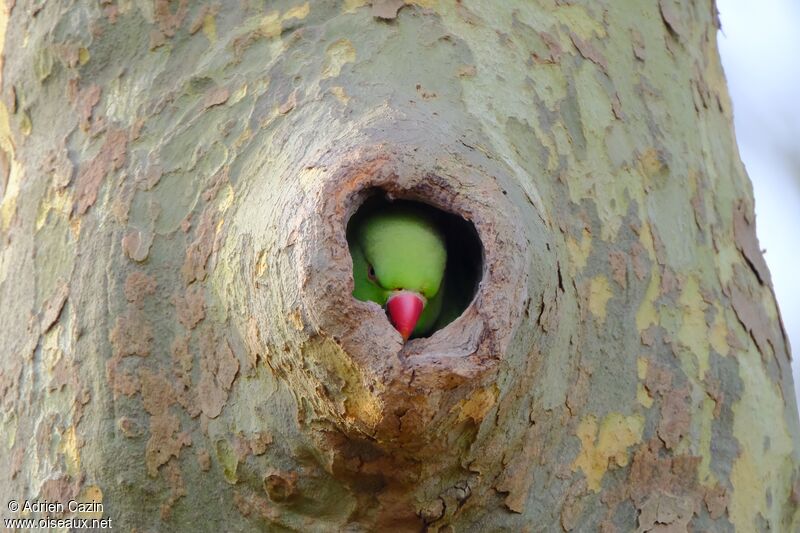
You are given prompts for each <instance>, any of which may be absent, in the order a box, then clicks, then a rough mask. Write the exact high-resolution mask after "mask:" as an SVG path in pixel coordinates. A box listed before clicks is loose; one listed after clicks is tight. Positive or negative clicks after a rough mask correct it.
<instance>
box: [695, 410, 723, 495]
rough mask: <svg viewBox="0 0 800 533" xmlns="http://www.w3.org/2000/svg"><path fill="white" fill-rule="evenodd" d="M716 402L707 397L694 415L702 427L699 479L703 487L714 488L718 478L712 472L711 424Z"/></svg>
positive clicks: (698, 468)
mask: <svg viewBox="0 0 800 533" xmlns="http://www.w3.org/2000/svg"><path fill="white" fill-rule="evenodd" d="M715 405H716V402H715V401H714V400H712V399H711V398H709V397H708V396H706V397H705V398H703V401H702V402H701V403H700V410H699V412H697V413H696V414H695V415H694V418H695V420H696V421H697V423H698V425H699V426H700V443H699V447H698V448H699V449H698V451H699V452H700V464H699V465H698V467H697V479H698V480H699V481H700V483H702V484H703V485H705V486H707V487H712V486H714V485H715V484H716V482H717V478H716V476H715V475H714V473H713V472H712V471H711V455H712V454H711V424H712V423H713V422H714V407H715Z"/></svg>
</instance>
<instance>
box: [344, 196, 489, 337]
mask: <svg viewBox="0 0 800 533" xmlns="http://www.w3.org/2000/svg"><path fill="white" fill-rule="evenodd" d="M392 210H407V211H413V212H418V213H420V215H421V216H422V217H423V218H424V219H426V220H428V221H430V222H432V224H433V225H434V227H435V228H436V229H437V230H438V232H439V234H440V235H441V236H442V237H443V239H444V244H445V249H446V261H445V268H444V275H443V282H442V285H441V287H440V289H439V292H441V293H442V294H441V298H442V302H441V310H440V312H439V313H438V314H437V317H436V319H435V321H433V324H432V325H431V326H430V327H429V328H427V329H426V330H425V331H420V332H417V331H415V332H414V333H413V334H412V335H411V337H410V338H412V339H413V338H425V337H430V336H431V335H433V333H435V332H436V331H438V330H440V329H442V328H444V327H446V326H447V325H448V324H450V323H451V322H453V321H454V320H456V319H457V318H458V317H459V316H461V314H462V313H463V312H464V311H465V310H466V309H467V307H469V305H470V304H471V303H472V301H473V300H474V299H475V295H476V294H477V292H478V287H479V285H480V282H481V278H482V276H483V264H484V247H483V244H482V243H481V239H480V236H479V234H478V231H477V230H476V228H475V225H474V224H473V223H472V222H471V221H469V220H467V219H465V218H463V217H461V216H459V215H457V214H454V213H450V212H447V211H444V210H442V209H439V208H437V207H435V206H433V205H430V204H427V203H424V202H421V201H414V200H408V199H394V198H392V197H391V196H390V195H388V194H387V193H386V192H385V191H383V190H380V189H376V190H374V191H369V192H368V193H367V194H366V195H365V199H364V201H363V202H362V203H361V205H360V206H359V207H358V208H357V209H356V211H355V213H354V214H353V215H352V216H351V217H350V219H349V220H348V222H347V242H348V246H349V247H350V253H351V258H352V259H353V263H354V268H353V271H354V275H358V274H357V273H356V266H355V265H356V259H355V257H354V256H353V253H354V251H353V250H354V243H355V242H356V239H357V238H358V237H357V235H358V232H357V230H358V228H359V226H360V225H362V224H365V223H368V221H369V220H370V217H371V216H374V215H376V214H378V213H386V212H389V211H392ZM419 253H426V252H425V250H420V251H419ZM367 263H369V261H367ZM368 276H369V279H370V280H371V281H372V282H378V281H379V280H378V279H377V278H376V277H375V270H374V269H373V268H372V267H371V265H369V271H368ZM354 281H355V280H354ZM383 288H384V289H387V290H391V289H395V288H396V287H383ZM403 288H405V287H403ZM437 294H438V293H437ZM353 296H355V297H356V298H358V299H362V300H369V299H371V298H364V297H361V298H359V297H358V296H357V295H356V294H355V291H354V295H353ZM362 296H363V294H362ZM432 301H433V299H430V300H429V303H430V302H432ZM377 303H379V304H381V302H377ZM383 307H384V309H385V307H386V306H385V305H384V306H383Z"/></svg>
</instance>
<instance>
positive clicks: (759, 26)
mask: <svg viewBox="0 0 800 533" xmlns="http://www.w3.org/2000/svg"><path fill="white" fill-rule="evenodd" d="M717 8H718V9H719V13H720V18H721V20H722V31H721V32H720V34H719V49H720V54H721V56H722V64H723V67H724V68H725V75H726V78H727V80H728V89H729V90H730V93H731V98H732V99H733V110H734V123H735V127H736V138H737V140H738V142H739V151H740V154H741V157H742V161H744V164H745V166H746V167H747V172H748V174H749V176H750V179H751V181H752V182H753V190H754V192H755V198H756V218H757V222H756V225H757V226H756V227H757V231H758V238H759V241H760V244H761V248H762V249H764V248H766V250H767V252H766V254H765V255H764V257H765V258H766V260H767V264H768V265H769V269H770V271H771V272H772V280H773V283H774V285H775V292H776V293H777V297H778V305H779V306H780V309H781V314H782V315H783V322H784V325H785V326H786V331H787V333H788V334H789V340H790V342H791V345H792V346H793V347H794V360H793V361H792V369H793V373H794V381H795V388H798V385H800V265H798V264H797V262H798V260H800V251H799V250H798V249H797V247H798V244H800V57H798V55H800V2H798V1H797V0H763V1H760V2H753V1H752V0H717ZM798 398H800V394H798Z"/></svg>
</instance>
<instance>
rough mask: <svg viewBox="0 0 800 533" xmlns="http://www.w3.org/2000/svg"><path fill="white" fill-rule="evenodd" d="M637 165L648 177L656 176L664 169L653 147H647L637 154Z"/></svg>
mask: <svg viewBox="0 0 800 533" xmlns="http://www.w3.org/2000/svg"><path fill="white" fill-rule="evenodd" d="M639 165H641V170H642V174H644V175H645V176H646V177H648V178H653V177H655V176H658V175H659V174H660V173H661V172H663V171H664V170H665V168H664V163H663V162H662V161H661V157H660V156H659V155H658V151H657V150H656V149H655V148H648V149H647V150H645V151H644V153H643V154H642V155H641V156H639Z"/></svg>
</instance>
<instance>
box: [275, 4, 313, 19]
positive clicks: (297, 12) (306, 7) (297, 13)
mask: <svg viewBox="0 0 800 533" xmlns="http://www.w3.org/2000/svg"><path fill="white" fill-rule="evenodd" d="M310 12H311V4H310V3H308V2H306V3H305V4H301V5H299V6H294V7H292V8H290V9H289V10H288V11H286V13H284V14H283V17H281V18H282V19H283V20H289V19H300V20H303V19H304V18H306V17H307V16H308V14H309V13H310Z"/></svg>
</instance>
